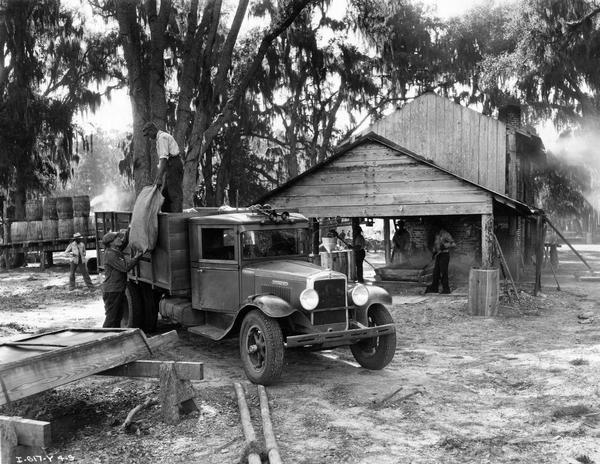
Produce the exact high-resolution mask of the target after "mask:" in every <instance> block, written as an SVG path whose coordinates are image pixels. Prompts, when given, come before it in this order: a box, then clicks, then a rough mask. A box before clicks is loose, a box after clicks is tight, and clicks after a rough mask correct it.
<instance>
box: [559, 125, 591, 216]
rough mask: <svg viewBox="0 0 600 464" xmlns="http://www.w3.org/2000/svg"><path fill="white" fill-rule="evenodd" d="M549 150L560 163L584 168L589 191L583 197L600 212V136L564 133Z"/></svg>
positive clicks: (583, 133) (584, 133)
mask: <svg viewBox="0 0 600 464" xmlns="http://www.w3.org/2000/svg"><path fill="white" fill-rule="evenodd" d="M548 148H549V151H551V152H552V154H554V155H555V156H556V157H557V158H558V159H559V160H560V161H562V162H564V163H566V164H568V165H571V166H574V167H579V168H582V169H584V170H585V171H586V172H587V173H588V174H589V176H590V185H589V189H588V190H587V191H585V192H583V196H584V197H585V199H586V200H587V201H588V202H589V203H590V204H591V205H592V206H593V207H594V209H596V210H600V134H596V133H591V132H581V131H580V132H567V133H563V134H561V136H560V137H558V139H557V140H556V142H555V143H553V144H552V145H551V146H550V147H548Z"/></svg>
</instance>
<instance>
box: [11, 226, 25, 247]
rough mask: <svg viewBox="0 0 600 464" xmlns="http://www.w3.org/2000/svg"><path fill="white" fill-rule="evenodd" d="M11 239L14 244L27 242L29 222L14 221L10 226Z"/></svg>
mask: <svg viewBox="0 0 600 464" xmlns="http://www.w3.org/2000/svg"><path fill="white" fill-rule="evenodd" d="M10 239H11V241H12V242H26V241H27V221H13V222H11V224H10Z"/></svg>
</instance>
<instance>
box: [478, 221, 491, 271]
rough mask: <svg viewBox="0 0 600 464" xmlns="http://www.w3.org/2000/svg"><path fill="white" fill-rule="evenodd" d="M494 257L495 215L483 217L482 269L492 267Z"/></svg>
mask: <svg viewBox="0 0 600 464" xmlns="http://www.w3.org/2000/svg"><path fill="white" fill-rule="evenodd" d="M493 256H494V215H493V214H482V215H481V267H483V268H489V267H491V266H492V263H493Z"/></svg>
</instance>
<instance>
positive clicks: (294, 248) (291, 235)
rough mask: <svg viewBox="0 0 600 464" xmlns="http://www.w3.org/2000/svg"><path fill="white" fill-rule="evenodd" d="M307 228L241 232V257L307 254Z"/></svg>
mask: <svg viewBox="0 0 600 464" xmlns="http://www.w3.org/2000/svg"><path fill="white" fill-rule="evenodd" d="M309 244H310V242H309V234H308V229H274V230H248V231H246V232H243V233H242V258H243V259H255V258H270V257H273V256H293V255H307V254H308V252H309Z"/></svg>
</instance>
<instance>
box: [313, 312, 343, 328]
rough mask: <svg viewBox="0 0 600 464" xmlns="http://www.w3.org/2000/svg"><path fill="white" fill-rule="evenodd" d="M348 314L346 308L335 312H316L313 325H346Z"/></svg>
mask: <svg viewBox="0 0 600 464" xmlns="http://www.w3.org/2000/svg"><path fill="white" fill-rule="evenodd" d="M347 313H348V311H346V308H344V309H336V310H334V311H331V310H330V311H315V312H313V313H312V323H313V325H328V324H337V323H345V322H346V316H347Z"/></svg>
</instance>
